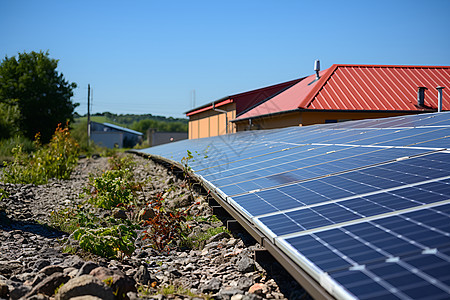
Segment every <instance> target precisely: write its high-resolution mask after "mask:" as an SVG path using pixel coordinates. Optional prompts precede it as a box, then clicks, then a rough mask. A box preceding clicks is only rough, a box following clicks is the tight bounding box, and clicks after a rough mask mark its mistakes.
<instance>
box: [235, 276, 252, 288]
mask: <svg viewBox="0 0 450 300" xmlns="http://www.w3.org/2000/svg"><path fill="white" fill-rule="evenodd" d="M252 285H253V280H252V279H251V278H249V277H241V278H239V280H238V281H237V288H238V289H241V290H243V291H247V290H248V289H249V288H250V287H251V286H252Z"/></svg>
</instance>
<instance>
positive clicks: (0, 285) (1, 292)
mask: <svg viewBox="0 0 450 300" xmlns="http://www.w3.org/2000/svg"><path fill="white" fill-rule="evenodd" d="M8 293H9V288H8V285H7V284H6V283H5V282H4V281H2V280H0V298H6V295H8Z"/></svg>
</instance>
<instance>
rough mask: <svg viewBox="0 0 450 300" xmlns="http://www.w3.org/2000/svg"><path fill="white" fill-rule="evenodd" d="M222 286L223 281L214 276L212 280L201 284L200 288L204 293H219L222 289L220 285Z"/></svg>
mask: <svg viewBox="0 0 450 300" xmlns="http://www.w3.org/2000/svg"><path fill="white" fill-rule="evenodd" d="M221 286H222V281H221V280H220V279H219V278H217V277H214V278H212V279H211V280H209V281H207V282H206V283H203V284H200V287H199V289H200V290H201V292H202V293H205V294H208V293H213V294H214V293H217V292H218V291H219V290H220V287H221Z"/></svg>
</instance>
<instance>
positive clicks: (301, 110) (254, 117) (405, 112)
mask: <svg viewBox="0 0 450 300" xmlns="http://www.w3.org/2000/svg"><path fill="white" fill-rule="evenodd" d="M294 112H347V113H374V112H380V113H402V114H420V113H431V112H437V109H422V110H357V109H353V110H350V109H308V108H296V109H291V110H284V111H279V112H275V113H270V114H264V115H258V116H253V117H246V118H242V119H234V120H231V121H230V122H233V123H236V122H241V121H247V120H257V119H263V118H267V117H273V116H276V115H281V114H288V113H294Z"/></svg>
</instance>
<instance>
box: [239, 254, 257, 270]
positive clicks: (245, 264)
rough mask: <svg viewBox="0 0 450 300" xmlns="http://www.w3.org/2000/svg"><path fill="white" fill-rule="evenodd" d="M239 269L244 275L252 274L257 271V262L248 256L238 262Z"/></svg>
mask: <svg viewBox="0 0 450 300" xmlns="http://www.w3.org/2000/svg"><path fill="white" fill-rule="evenodd" d="M237 269H238V271H240V272H242V273H247V272H252V271H254V270H255V262H254V261H253V259H251V258H250V257H248V256H245V255H244V256H242V258H241V259H240V260H239V261H238V262H237Z"/></svg>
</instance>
